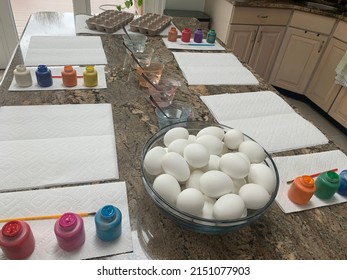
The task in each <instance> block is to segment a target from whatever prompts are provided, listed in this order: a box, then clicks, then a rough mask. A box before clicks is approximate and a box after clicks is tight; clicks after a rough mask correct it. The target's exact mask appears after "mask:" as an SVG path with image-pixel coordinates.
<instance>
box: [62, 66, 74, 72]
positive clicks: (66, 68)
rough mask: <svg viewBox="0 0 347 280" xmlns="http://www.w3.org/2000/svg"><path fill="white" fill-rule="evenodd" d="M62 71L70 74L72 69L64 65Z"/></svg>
mask: <svg viewBox="0 0 347 280" xmlns="http://www.w3.org/2000/svg"><path fill="white" fill-rule="evenodd" d="M64 71H65V72H68V73H70V72H73V68H72V66H71V65H66V66H64Z"/></svg>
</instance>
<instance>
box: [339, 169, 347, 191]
mask: <svg viewBox="0 0 347 280" xmlns="http://www.w3.org/2000/svg"><path fill="white" fill-rule="evenodd" d="M337 192H338V193H339V194H340V195H343V196H347V169H346V170H343V171H341V173H340V186H339V188H338V190H337Z"/></svg>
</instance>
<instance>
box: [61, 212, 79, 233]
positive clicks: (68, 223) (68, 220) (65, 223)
mask: <svg viewBox="0 0 347 280" xmlns="http://www.w3.org/2000/svg"><path fill="white" fill-rule="evenodd" d="M76 224H77V217H76V214H74V213H69V212H67V213H64V214H63V215H62V216H61V217H60V219H59V226H60V227H61V228H62V229H63V230H66V231H69V230H72V229H74V228H75V227H76Z"/></svg>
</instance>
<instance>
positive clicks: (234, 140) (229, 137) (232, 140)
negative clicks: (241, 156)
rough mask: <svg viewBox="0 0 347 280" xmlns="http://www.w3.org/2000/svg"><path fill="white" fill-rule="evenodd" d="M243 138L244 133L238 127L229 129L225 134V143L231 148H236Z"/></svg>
mask: <svg viewBox="0 0 347 280" xmlns="http://www.w3.org/2000/svg"><path fill="white" fill-rule="evenodd" d="M243 140H244V135H243V133H242V132H241V131H240V130H238V129H236V128H233V129H229V130H228V131H227V132H226V133H225V136H224V143H225V145H226V146H227V147H228V148H229V149H231V150H236V149H237V148H238V147H239V145H240V144H241V143H242V142H243Z"/></svg>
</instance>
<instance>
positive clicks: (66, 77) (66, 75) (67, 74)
mask: <svg viewBox="0 0 347 280" xmlns="http://www.w3.org/2000/svg"><path fill="white" fill-rule="evenodd" d="M61 78H62V80H63V84H64V86H66V87H74V86H76V85H77V73H76V70H75V69H73V67H72V66H71V65H66V66H64V70H63V71H61Z"/></svg>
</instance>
